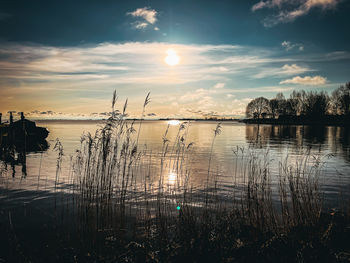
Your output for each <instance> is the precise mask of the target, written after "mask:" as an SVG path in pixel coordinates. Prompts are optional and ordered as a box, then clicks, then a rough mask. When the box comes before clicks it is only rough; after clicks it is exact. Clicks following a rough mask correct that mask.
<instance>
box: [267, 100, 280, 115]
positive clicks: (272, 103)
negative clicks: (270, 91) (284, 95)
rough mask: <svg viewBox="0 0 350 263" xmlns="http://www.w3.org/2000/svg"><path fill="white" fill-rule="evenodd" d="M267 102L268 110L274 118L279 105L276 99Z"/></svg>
mask: <svg viewBox="0 0 350 263" xmlns="http://www.w3.org/2000/svg"><path fill="white" fill-rule="evenodd" d="M269 104H270V111H271V115H272V118H273V119H275V118H276V115H277V113H278V106H279V103H278V100H277V99H271V100H270V101H269Z"/></svg>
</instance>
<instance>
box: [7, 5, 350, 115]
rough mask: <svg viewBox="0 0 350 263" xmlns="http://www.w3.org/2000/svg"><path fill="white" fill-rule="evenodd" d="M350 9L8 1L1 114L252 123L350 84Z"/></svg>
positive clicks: (336, 6)
mask: <svg viewBox="0 0 350 263" xmlns="http://www.w3.org/2000/svg"><path fill="white" fill-rule="evenodd" d="M349 12H350V1H349V0H262V1H259V0H251V1H250V0H222V1H209V0H201V1H199V0H197V1H193V0H176V1H175V0H156V1H153V0H147V1H117V0H99V1H97V0H84V1H81V0H75V1H71V0H69V1H66V0H61V1H47V0H46V1H42V0H36V1H30V2H29V1H24V0H22V1H19V0H2V1H1V5H0V112H2V113H3V116H5V118H6V116H8V114H7V112H8V111H17V112H19V111H24V112H25V113H26V115H27V116H28V117H30V118H34V119H35V118H37V119H40V118H48V119H65V118H73V119H77V118H83V119H90V118H103V117H106V116H108V114H109V112H110V111H111V99H112V94H113V91H114V90H116V92H117V95H118V100H117V108H118V107H119V108H122V107H123V104H124V101H125V100H126V99H128V110H127V111H128V114H129V116H130V117H132V118H134V117H140V115H141V112H142V106H143V101H144V99H145V97H146V95H147V93H148V92H151V103H150V104H149V105H148V106H147V111H146V115H147V118H164V117H170V118H183V117H194V118H201V117H211V116H218V117H242V116H243V115H244V112H245V107H246V105H247V103H248V102H249V101H250V100H251V99H253V98H256V97H260V96H264V97H266V98H272V97H274V96H275V95H276V93H277V92H283V93H284V94H285V96H286V97H288V96H289V94H290V93H291V92H292V91H293V90H300V89H304V90H306V91H311V90H317V91H327V92H328V93H329V94H331V92H332V91H333V90H334V89H336V88H337V87H339V86H340V85H342V84H344V83H345V82H347V81H350V34H349V28H350V21H349V19H348V14H349Z"/></svg>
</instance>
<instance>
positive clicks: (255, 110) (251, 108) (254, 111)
mask: <svg viewBox="0 0 350 263" xmlns="http://www.w3.org/2000/svg"><path fill="white" fill-rule="evenodd" d="M269 112H270V105H269V100H268V99H266V98H264V97H259V98H256V99H254V100H252V101H251V102H249V103H248V105H247V108H246V115H247V117H253V118H255V119H256V118H258V119H260V118H262V117H263V116H266V114H268V113H269Z"/></svg>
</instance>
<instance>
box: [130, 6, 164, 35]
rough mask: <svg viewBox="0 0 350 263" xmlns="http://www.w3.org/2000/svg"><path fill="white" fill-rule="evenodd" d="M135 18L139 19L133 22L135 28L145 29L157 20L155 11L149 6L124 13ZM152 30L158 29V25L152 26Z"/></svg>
mask: <svg viewBox="0 0 350 263" xmlns="http://www.w3.org/2000/svg"><path fill="white" fill-rule="evenodd" d="M126 14H127V15H130V16H132V17H134V18H136V19H141V20H138V21H136V22H135V23H133V25H134V27H135V28H136V29H145V28H147V27H148V26H149V25H154V24H155V23H156V22H157V14H158V13H157V11H156V10H154V9H151V8H149V7H143V8H138V9H136V10H135V11H133V12H128V13H126ZM154 30H156V31H157V30H159V28H158V27H154Z"/></svg>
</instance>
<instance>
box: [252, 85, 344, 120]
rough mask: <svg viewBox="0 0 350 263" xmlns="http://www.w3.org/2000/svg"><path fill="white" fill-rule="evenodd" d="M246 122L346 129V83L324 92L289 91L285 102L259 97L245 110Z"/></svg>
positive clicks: (282, 97)
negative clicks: (313, 124)
mask: <svg viewBox="0 0 350 263" xmlns="http://www.w3.org/2000/svg"><path fill="white" fill-rule="evenodd" d="M246 117H247V118H249V119H248V120H247V122H253V123H255V122H261V123H295V124H299V123H301V124H302V123H310V124H312V123H320V124H321V123H329V124H340V125H346V124H347V122H349V120H350V82H347V83H346V84H345V85H342V86H340V87H339V88H338V89H336V90H334V91H333V92H332V94H331V95H330V96H329V95H328V93H327V92H315V91H309V92H306V91H304V90H301V91H293V92H292V93H291V94H290V97H289V98H287V99H286V98H285V96H284V95H283V93H278V94H277V95H276V97H275V98H272V99H270V100H269V99H266V98H264V97H259V98H256V99H254V100H252V101H251V102H250V103H249V104H248V105H247V107H246Z"/></svg>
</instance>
